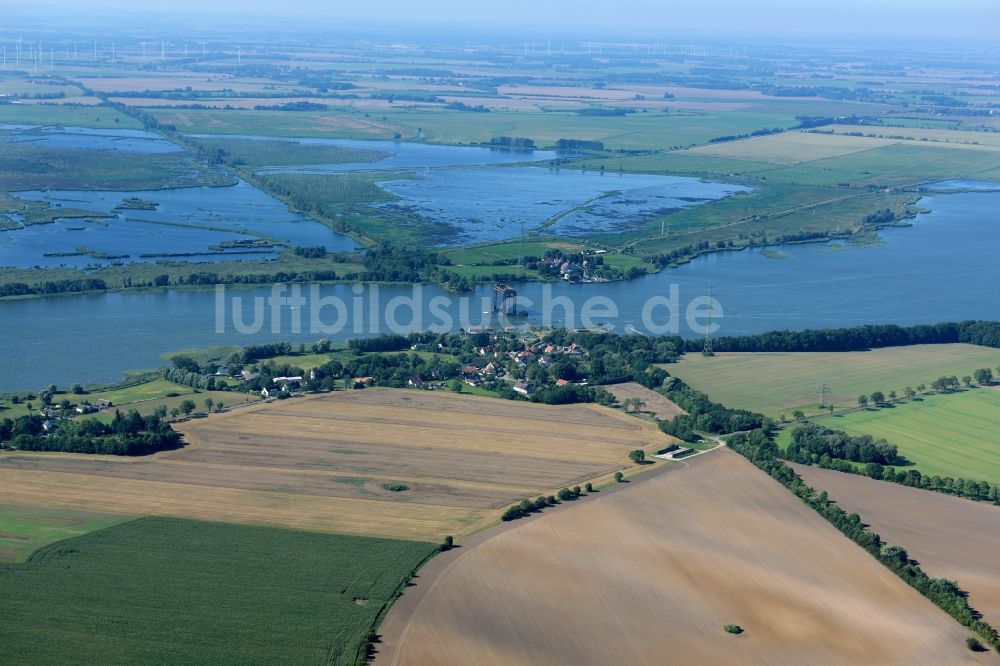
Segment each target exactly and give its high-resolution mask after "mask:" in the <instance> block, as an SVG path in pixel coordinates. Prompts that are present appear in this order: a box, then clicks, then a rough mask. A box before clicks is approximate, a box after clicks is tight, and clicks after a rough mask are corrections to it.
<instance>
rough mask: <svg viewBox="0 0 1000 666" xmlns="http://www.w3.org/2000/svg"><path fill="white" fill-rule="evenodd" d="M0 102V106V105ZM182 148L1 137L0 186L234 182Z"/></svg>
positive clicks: (131, 186) (131, 187)
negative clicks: (120, 148) (129, 148)
mask: <svg viewBox="0 0 1000 666" xmlns="http://www.w3.org/2000/svg"><path fill="white" fill-rule="evenodd" d="M0 108H2V107H0ZM234 184H236V180H235V179H234V178H233V177H232V176H229V175H228V174H225V173H222V172H219V171H213V170H212V169H210V168H208V167H207V166H205V165H204V164H200V163H198V162H196V161H194V159H192V157H191V156H190V155H188V154H187V153H184V152H172V153H152V154H136V153H126V152H117V151H112V150H75V149H70V148H50V147H41V146H37V145H34V144H33V143H30V142H24V143H20V142H9V141H0V191H7V192H10V191H16V190H44V189H66V190H76V189H82V190H101V189H106V190H118V191H123V192H124V191H128V190H153V189H161V188H177V187H200V186H203V185H210V186H219V185H234Z"/></svg>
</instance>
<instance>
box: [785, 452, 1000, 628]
mask: <svg viewBox="0 0 1000 666" xmlns="http://www.w3.org/2000/svg"><path fill="white" fill-rule="evenodd" d="M792 467H794V468H795V471H796V472H798V474H799V475H800V476H801V477H802V478H803V480H805V481H806V483H808V484H809V485H811V486H813V487H815V488H817V489H820V490H825V491H827V493H829V495H830V499H832V500H835V501H836V502H837V503H838V504H840V506H841V507H842V508H843V509H844V510H845V511H847V512H849V513H857V514H858V515H859V516H861V518H862V519H863V520H864V522H865V523H867V524H869V525H871V527H872V529H873V530H874V531H875V532H878V533H879V534H880V535H881V536H882V538H883V539H884V540H886V541H888V542H889V543H891V544H894V545H897V546H902V547H903V548H905V549H906V551H907V552H908V553H909V554H910V557H912V558H913V559H915V560H917V561H918V562H919V563H920V566H921V567H923V569H924V571H926V572H927V575H929V576H932V577H935V578H948V579H950V580H954V581H956V582H957V583H958V585H959V587H961V588H962V589H963V590H965V591H966V592H968V593H969V604H970V605H971V606H972V607H973V608H975V609H976V610H978V611H979V612H980V613H982V614H983V616H984V619H985V620H986V621H987V622H989V623H990V624H992V625H993V626H997V625H1000V567H998V566H997V554H998V553H1000V507H996V506H993V505H991V504H986V503H983V502H973V501H971V500H967V499H962V498H961V497H953V496H951V495H944V494H941V493H935V492H931V491H929V490H920V489H919V488H907V487H906V486H900V485H897V484H895V483H887V482H884V481H876V480H874V479H869V478H868V477H864V476H857V475H854V474H844V473H842V472H835V471H833V470H826V469H819V468H816V467H808V466H805V465H792Z"/></svg>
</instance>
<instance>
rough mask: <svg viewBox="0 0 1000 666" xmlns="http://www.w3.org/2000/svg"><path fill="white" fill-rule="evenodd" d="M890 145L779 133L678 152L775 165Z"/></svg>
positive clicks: (883, 141) (851, 138)
mask: <svg viewBox="0 0 1000 666" xmlns="http://www.w3.org/2000/svg"><path fill="white" fill-rule="evenodd" d="M893 143H898V141H896V140H894V139H875V138H868V137H858V136H843V135H839V134H836V135H834V134H810V133H807V132H783V133H781V134H773V135H771V136H760V137H755V138H752V139H742V140H740V141H726V142H724V143H714V144H711V145H708V146H699V147H698V148H691V149H690V150H686V151H681V152H680V154H681V155H685V154H690V155H711V156H712V157H726V158H729V159H737V160H750V161H754V162H772V163H775V164H799V163H801V162H811V161H813V160H821V159H824V158H827V157H838V156H840V155H849V154H851V153H858V152H861V151H863V150H871V149H872V148H881V147H882V146H888V145H890V144H893Z"/></svg>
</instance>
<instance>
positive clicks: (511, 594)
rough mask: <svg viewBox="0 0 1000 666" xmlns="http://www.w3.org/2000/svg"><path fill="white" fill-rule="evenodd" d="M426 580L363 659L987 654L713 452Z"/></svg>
mask: <svg viewBox="0 0 1000 666" xmlns="http://www.w3.org/2000/svg"><path fill="white" fill-rule="evenodd" d="M420 584H421V583H420V582H418V586H419V585H420ZM427 584H428V588H427V591H426V595H425V596H424V597H423V599H422V600H421V601H420V603H419V604H417V605H416V607H415V610H414V611H413V613H412V615H411V617H410V618H409V621H408V622H406V623H404V624H403V625H402V626H403V628H402V632H401V635H400V637H399V641H398V643H397V642H395V641H394V640H393V637H392V636H388V635H386V638H387V639H389V641H388V642H387V645H386V646H385V647H382V648H380V649H381V651H382V653H381V654H380V655H379V656H380V657H381V661H378V662H377V663H380V664H381V663H385V664H390V663H391V664H400V665H404V664H405V665H407V666H411V665H420V666H434V665H436V664H442V665H443V664H449V665H452V664H478V665H480V666H492V665H497V666H499V665H506V664H520V665H529V664H539V665H541V664H545V665H546V666H548V665H552V664H567V665H569V664H573V665H576V664H664V663H670V664H698V665H702V664H851V665H854V664H944V663H947V664H961V663H989V662H990V660H992V659H993V658H994V656H993V655H988V656H977V655H973V654H972V653H970V652H968V651H967V650H966V648H965V645H964V640H965V637H966V636H967V633H966V632H965V630H964V629H963V628H962V627H961V626H959V625H958V624H956V623H955V622H954V621H953V620H952V619H951V618H950V617H948V616H947V615H946V614H945V613H944V612H942V611H941V610H939V609H938V608H936V607H935V606H934V605H933V604H931V602H930V601H928V600H926V599H924V598H923V597H921V596H920V595H919V593H917V592H916V591H915V590H913V589H912V588H910V587H909V586H907V585H906V584H905V583H903V582H902V581H901V580H899V579H898V578H896V577H895V576H894V575H893V574H892V573H890V572H889V571H888V570H886V569H885V568H883V567H882V566H881V565H880V564H878V563H877V562H876V561H875V560H874V559H872V558H871V557H870V556H869V555H868V554H867V553H865V552H864V551H863V550H861V549H860V548H858V547H857V546H855V545H854V544H853V543H851V542H850V541H848V540H847V539H845V538H844V537H843V536H842V535H841V534H840V533H839V532H837V531H836V530H835V529H834V528H833V527H832V526H830V525H829V524H827V523H826V522H825V521H823V519H822V518H820V517H819V516H818V515H816V514H815V513H814V512H813V511H812V510H810V509H809V508H808V507H806V506H805V505H804V504H802V503H801V502H799V501H798V500H797V499H796V498H795V497H794V496H793V495H792V494H790V493H789V492H788V491H787V490H785V488H783V487H782V486H780V485H779V484H778V483H777V482H775V481H773V480H772V479H770V478H769V477H767V476H766V475H765V474H764V473H763V472H761V471H759V470H757V469H756V468H754V467H753V466H752V465H751V464H750V463H748V462H747V461H745V460H744V459H742V458H740V457H739V456H738V455H737V454H735V453H733V452H731V451H728V450H726V449H719V450H717V451H714V452H712V453H707V454H704V455H702V456H700V457H698V458H696V459H693V460H691V461H690V462H689V463H687V465H686V466H685V467H684V468H680V467H678V468H677V471H672V470H671V471H668V472H667V473H665V474H662V475H659V476H657V477H655V478H652V479H650V480H648V481H645V482H641V483H638V484H637V485H636V486H635V487H633V488H628V489H625V490H623V491H621V492H615V493H613V494H609V495H608V496H606V497H598V498H594V499H587V500H584V501H583V502H582V503H581V504H580V505H579V506H575V507H569V508H565V509H562V510H558V511H554V512H552V513H551V514H550V515H542V516H541V517H538V518H537V519H534V520H531V521H528V522H526V523H524V524H523V525H520V526H517V527H514V528H513V529H510V530H508V531H503V532H500V533H499V534H497V535H496V536H494V537H493V538H490V539H488V540H486V541H484V542H482V543H480V544H479V545H476V546H473V547H470V548H469V550H468V551H467V552H465V553H461V551H459V554H457V555H456V558H455V559H454V560H453V561H452V563H451V565H450V566H448V567H447V568H445V569H444V570H443V572H441V574H440V576H439V577H438V578H437V579H436V580H434V581H433V582H430V583H427ZM412 593H413V591H412V590H411V591H410V592H408V593H407V594H412ZM405 602H406V594H404V596H403V599H402V600H401V602H400V608H403V607H404V605H405ZM727 623H735V624H739V625H741V626H742V627H743V629H744V630H745V633H743V634H742V635H740V636H733V635H730V634H728V633H726V632H724V631H723V629H722V627H723V625H724V624H727ZM386 624H388V620H387V622H386ZM386 624H384V625H383V632H384V633H385V631H384V628H385V626H386ZM391 648H394V649H391ZM390 652H391V654H390Z"/></svg>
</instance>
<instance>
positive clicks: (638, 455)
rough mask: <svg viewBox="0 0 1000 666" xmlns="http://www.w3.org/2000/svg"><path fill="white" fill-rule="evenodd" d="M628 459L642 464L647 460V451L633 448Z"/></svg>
mask: <svg viewBox="0 0 1000 666" xmlns="http://www.w3.org/2000/svg"><path fill="white" fill-rule="evenodd" d="M628 459H629V460H631V461H632V462H634V463H635V464H636V465H640V464H642V463H643V462H645V460H646V452H645V451H643V450H642V449H633V450H631V451H629V452H628Z"/></svg>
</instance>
